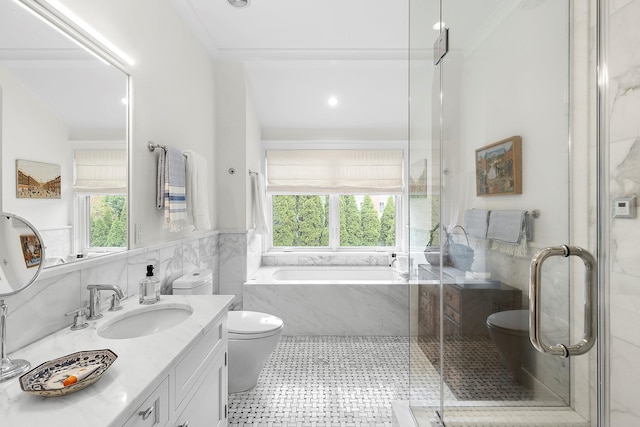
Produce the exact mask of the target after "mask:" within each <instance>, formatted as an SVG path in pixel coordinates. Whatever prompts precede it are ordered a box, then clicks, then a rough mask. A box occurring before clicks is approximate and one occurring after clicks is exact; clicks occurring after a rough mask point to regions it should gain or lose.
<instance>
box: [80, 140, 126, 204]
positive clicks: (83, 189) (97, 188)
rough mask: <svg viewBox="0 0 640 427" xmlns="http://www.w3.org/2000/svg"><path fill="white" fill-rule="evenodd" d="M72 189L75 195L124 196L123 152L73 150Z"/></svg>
mask: <svg viewBox="0 0 640 427" xmlns="http://www.w3.org/2000/svg"><path fill="white" fill-rule="evenodd" d="M73 189H74V191H75V192H77V193H91V194H125V193H126V192H127V153H126V151H125V150H75V153H74V181H73Z"/></svg>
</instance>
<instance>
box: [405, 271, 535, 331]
mask: <svg viewBox="0 0 640 427" xmlns="http://www.w3.org/2000/svg"><path fill="white" fill-rule="evenodd" d="M444 269H445V271H444V272H443V278H444V283H443V285H442V292H443V296H444V298H443V306H442V309H443V314H444V315H443V316H442V321H443V324H442V330H443V333H444V335H445V336H446V335H488V331H487V326H486V320H487V317H488V316H489V315H490V314H492V313H496V312H498V311H505V310H516V309H520V308H521V306H522V291H521V290H519V289H517V288H514V287H513V286H509V285H507V284H504V283H501V282H500V281H497V280H486V281H479V280H465V279H464V276H465V272H464V271H461V270H457V269H455V268H452V267H444ZM439 270H440V269H439V268H438V267H434V266H431V265H428V264H420V265H419V266H418V279H419V283H420V284H419V305H420V308H419V312H418V322H419V335H420V336H431V337H439V336H440V285H439V280H440V272H439Z"/></svg>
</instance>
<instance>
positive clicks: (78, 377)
mask: <svg viewBox="0 0 640 427" xmlns="http://www.w3.org/2000/svg"><path fill="white" fill-rule="evenodd" d="M117 358H118V356H117V355H116V354H115V353H114V352H113V351H111V350H109V349H103V350H87V351H79V352H76V353H71V354H68V355H66V356H62V357H58V358H57V359H53V360H49V361H48V362H44V363H42V364H41V365H39V366H38V367H36V368H33V369H32V370H30V371H29V372H27V373H26V374H24V375H22V376H21V377H20V387H21V388H22V390H23V391H26V392H27V393H33V394H36V395H38V396H47V397H52V396H63V395H65V394H70V393H73V392H76V391H79V390H82V389H83V388H85V387H88V386H90V385H91V384H93V383H95V382H96V381H98V380H99V379H100V377H101V376H102V374H103V373H104V372H105V371H106V370H107V369H108V368H109V366H111V364H112V363H113V362H114V361H115V360H116V359H117Z"/></svg>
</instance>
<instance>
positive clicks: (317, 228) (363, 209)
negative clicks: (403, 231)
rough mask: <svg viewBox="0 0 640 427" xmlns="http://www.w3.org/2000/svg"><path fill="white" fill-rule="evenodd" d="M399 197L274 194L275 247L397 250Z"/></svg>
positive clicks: (272, 198) (273, 228)
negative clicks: (380, 248) (397, 208)
mask: <svg viewBox="0 0 640 427" xmlns="http://www.w3.org/2000/svg"><path fill="white" fill-rule="evenodd" d="M396 198H398V196H394V195H381V194H374V195H361V194H360V195H272V197H271V200H272V204H271V206H272V213H273V215H272V218H273V224H272V230H273V247H275V248H282V247H301V248H330V249H337V248H356V247H358V248H362V247H369V248H371V247H396V246H398V245H397V243H396V208H395V206H396V202H395V200H396ZM379 200H384V201H385V203H379V202H378V201H379ZM376 206H384V207H385V209H383V210H380V209H376Z"/></svg>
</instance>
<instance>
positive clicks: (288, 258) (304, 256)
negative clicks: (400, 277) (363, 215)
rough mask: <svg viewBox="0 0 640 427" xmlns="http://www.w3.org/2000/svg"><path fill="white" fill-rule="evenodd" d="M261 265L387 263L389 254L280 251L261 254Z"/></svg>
mask: <svg viewBox="0 0 640 427" xmlns="http://www.w3.org/2000/svg"><path fill="white" fill-rule="evenodd" d="M262 265H264V266H267V267H274V266H281V265H389V255H388V254H387V253H386V252H380V253H375V254H371V253H341V254H326V253H312V252H303V253H300V252H280V253H269V254H266V255H263V256H262Z"/></svg>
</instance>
